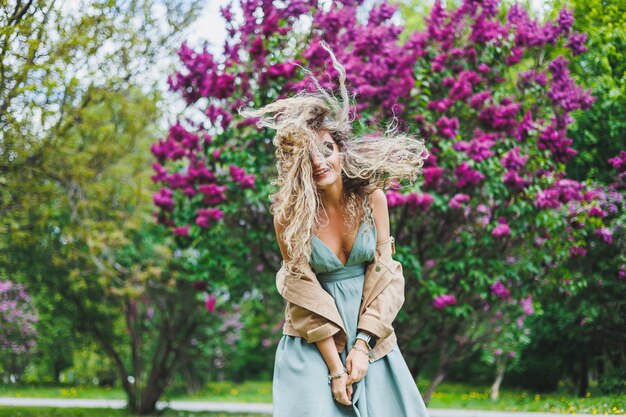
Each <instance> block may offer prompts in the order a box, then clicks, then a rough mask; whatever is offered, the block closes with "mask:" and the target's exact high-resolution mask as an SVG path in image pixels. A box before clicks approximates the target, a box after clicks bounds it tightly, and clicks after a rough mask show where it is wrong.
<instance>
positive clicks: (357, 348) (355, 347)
mask: <svg viewBox="0 0 626 417" xmlns="http://www.w3.org/2000/svg"><path fill="white" fill-rule="evenodd" d="M352 349H356V350H358V351H359V352H363V353H365V354H366V355H367V357H368V358H369V357H370V353H369V352H367V351H365V350H363V349H361V348H360V347H358V346H357V345H354V346H352Z"/></svg>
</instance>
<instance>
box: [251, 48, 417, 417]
mask: <svg viewBox="0 0 626 417" xmlns="http://www.w3.org/2000/svg"><path fill="white" fill-rule="evenodd" d="M321 45H322V46H323V47H324V48H325V49H326V50H327V51H328V52H329V54H330V55H331V57H332V60H333V66H334V67H335V69H336V70H337V71H338V73H339V78H340V91H341V96H342V98H343V105H340V104H339V103H338V101H337V100H336V99H335V98H334V97H333V96H331V95H330V94H328V93H327V92H326V91H325V90H324V89H323V88H322V87H321V86H320V85H319V84H318V83H317V81H315V78H314V77H313V80H314V81H315V83H316V86H317V88H318V90H319V93H310V92H300V93H298V94H296V95H295V96H294V97H291V98H286V99H281V100H277V101H275V102H274V103H271V104H269V105H267V106H265V107H263V108H261V109H257V110H248V111H240V114H242V115H243V116H246V117H259V118H260V120H259V121H258V122H257V126H258V127H262V126H267V127H270V128H273V129H275V130H276V135H275V137H274V139H273V143H274V145H276V158H277V168H278V177H277V179H276V180H274V181H273V182H272V184H273V185H276V186H277V187H278V191H277V193H276V194H274V195H271V196H270V199H271V201H272V205H271V210H272V213H273V214H274V227H275V231H276V237H277V241H278V245H279V248H280V252H281V255H282V257H283V264H282V268H281V270H280V271H279V273H278V274H277V287H278V288H279V291H280V293H281V295H283V297H285V299H286V300H287V307H286V310H285V326H284V327H283V336H282V338H281V340H280V342H279V344H278V348H277V351H276V357H275V365H274V378H273V405H274V416H275V417H305V416H323V417H333V416H359V417H427V412H426V407H425V405H424V402H423V400H422V398H421V396H420V393H419V391H418V389H417V387H416V385H415V381H414V379H413V377H412V376H411V374H410V371H409V369H408V367H407V365H406V362H405V360H404V358H403V357H402V354H401V352H400V350H399V348H398V345H397V343H396V340H397V339H396V336H395V332H394V330H393V327H392V326H391V322H392V321H393V319H394V318H395V316H396V314H397V312H398V310H399V309H400V307H401V305H402V303H403V301H404V295H403V291H404V286H403V284H404V279H403V276H402V267H401V265H400V264H399V263H398V262H397V261H394V260H393V259H392V258H391V253H392V250H393V249H395V247H393V246H392V245H393V237H391V236H390V230H389V213H388V209H387V201H386V197H385V194H384V191H383V190H384V189H387V188H389V186H390V184H391V183H392V182H393V181H398V180H403V179H408V180H410V181H411V182H413V181H415V179H416V178H417V175H418V174H419V173H420V172H421V168H422V165H423V161H424V159H426V158H427V157H428V152H427V150H426V148H425V147H424V144H423V142H422V141H420V140H418V139H414V138H411V137H409V136H406V135H400V134H398V135H396V134H393V131H389V130H388V131H387V132H386V135H385V136H380V137H376V136H371V137H356V138H351V137H350V135H351V126H350V123H351V121H350V120H349V116H348V111H349V101H348V94H347V90H346V87H345V85H344V83H345V70H344V67H343V66H342V65H341V64H340V63H339V62H338V61H337V59H336V58H335V56H334V54H333V53H332V51H331V50H330V48H329V47H328V45H326V44H325V43H324V42H321ZM305 71H306V70H305ZM374 266H376V267H375V268H374ZM381 266H382V268H381ZM383 282H384V283H385V284H384V285H382V284H381V283H383ZM331 297H332V298H331Z"/></svg>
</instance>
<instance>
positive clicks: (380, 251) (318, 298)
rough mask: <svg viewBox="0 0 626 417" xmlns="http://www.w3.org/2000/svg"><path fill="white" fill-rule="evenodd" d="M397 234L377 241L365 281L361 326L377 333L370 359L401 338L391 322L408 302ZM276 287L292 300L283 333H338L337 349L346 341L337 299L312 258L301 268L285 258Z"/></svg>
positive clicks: (317, 336)
mask: <svg viewBox="0 0 626 417" xmlns="http://www.w3.org/2000/svg"><path fill="white" fill-rule="evenodd" d="M392 253H396V250H395V240H394V237H393V236H390V237H389V238H388V239H385V240H384V241H382V242H379V243H378V244H377V245H376V251H375V253H374V259H373V260H372V261H371V262H370V263H369V264H368V265H367V268H366V269H365V282H364V284H363V296H362V298H361V309H360V313H359V320H358V324H357V328H358V329H359V330H363V331H366V332H367V333H370V334H372V335H374V337H375V338H376V345H375V346H374V348H373V349H372V352H371V354H370V359H369V361H370V363H371V362H374V361H376V360H378V359H380V358H382V357H383V356H385V355H386V354H387V353H389V352H390V351H391V349H392V348H393V347H394V345H395V344H396V342H397V337H396V334H395V331H394V329H393V327H392V323H393V321H394V319H395V318H396V315H397V314H398V312H399V311H400V308H401V307H402V304H403V303H404V275H403V271H402V264H400V262H398V261H396V260H394V259H393V258H392V257H391V254H392ZM276 288H277V289H278V292H279V293H280V295H281V296H282V297H283V298H284V299H285V300H286V301H287V305H286V307H285V324H284V326H283V334H286V335H291V336H299V337H302V338H304V339H305V340H306V341H307V343H314V342H317V341H319V340H323V339H325V338H327V337H330V336H333V339H334V341H335V345H336V346H337V351H338V352H340V353H341V352H343V350H344V349H345V347H346V330H345V327H344V324H343V321H342V320H341V316H340V315H339V311H338V310H337V306H336V304H335V299H334V298H333V297H332V296H331V295H330V294H329V293H328V292H326V290H324V288H323V287H322V286H321V284H320V283H319V281H318V280H317V277H316V275H315V273H314V272H313V270H312V268H311V267H310V265H309V264H308V263H307V264H306V265H305V267H304V270H303V271H302V273H300V272H298V273H287V272H286V271H285V264H284V261H283V263H282V267H281V268H280V270H279V271H278V272H277V273H276Z"/></svg>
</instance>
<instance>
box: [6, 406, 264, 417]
mask: <svg viewBox="0 0 626 417" xmlns="http://www.w3.org/2000/svg"><path fill="white" fill-rule="evenodd" d="M156 415H158V416H161V417H267V415H264V414H234V413H200V412H197V411H194V412H188V411H185V412H183V411H172V410H168V411H165V412H163V413H162V414H156ZM129 416H132V414H128V413H126V412H125V411H122V410H103V409H97V408H49V407H2V406H0V417H129Z"/></svg>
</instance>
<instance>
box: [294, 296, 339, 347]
mask: <svg viewBox="0 0 626 417" xmlns="http://www.w3.org/2000/svg"><path fill="white" fill-rule="evenodd" d="M286 309H287V312H286V313H287V314H286V315H287V317H291V325H292V327H293V328H294V329H295V330H296V331H297V332H298V334H300V336H301V337H302V338H303V339H305V340H306V341H307V343H315V342H318V341H320V340H324V339H326V338H327V337H330V336H333V335H334V334H335V333H337V332H339V330H341V328H340V327H339V326H337V325H336V324H335V323H333V322H332V321H330V320H328V319H326V318H324V317H322V316H320V315H319V314H317V313H314V312H312V311H310V310H307V309H306V308H304V307H300V306H299V305H297V304H294V303H290V302H287V307H286Z"/></svg>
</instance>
